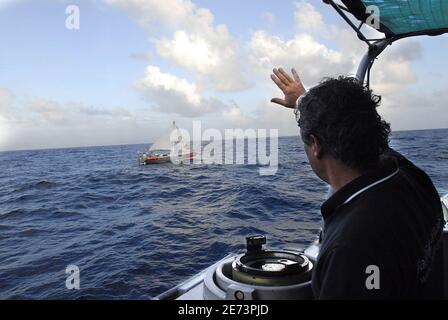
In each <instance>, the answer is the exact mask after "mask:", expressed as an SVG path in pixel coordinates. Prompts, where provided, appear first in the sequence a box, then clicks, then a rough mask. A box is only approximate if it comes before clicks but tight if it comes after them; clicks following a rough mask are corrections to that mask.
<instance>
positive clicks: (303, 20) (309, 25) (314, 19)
mask: <svg viewBox="0 0 448 320" xmlns="http://www.w3.org/2000/svg"><path fill="white" fill-rule="evenodd" d="M295 7H296V10H295V13H294V19H295V22H296V27H297V29H299V30H301V31H322V30H323V29H324V27H325V24H324V19H323V17H322V15H321V14H320V13H319V12H318V11H317V10H316V9H315V8H314V6H313V5H312V4H310V3H308V2H306V1H300V2H296V3H295Z"/></svg>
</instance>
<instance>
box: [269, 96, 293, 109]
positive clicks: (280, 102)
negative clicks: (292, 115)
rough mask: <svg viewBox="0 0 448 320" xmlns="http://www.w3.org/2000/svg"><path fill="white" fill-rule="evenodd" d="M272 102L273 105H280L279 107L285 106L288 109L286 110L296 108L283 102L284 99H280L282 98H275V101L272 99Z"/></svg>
mask: <svg viewBox="0 0 448 320" xmlns="http://www.w3.org/2000/svg"><path fill="white" fill-rule="evenodd" d="M271 102H272V103H276V104H279V105H281V106H284V107H286V108H291V109H294V106H288V105H287V104H286V101H285V100H283V99H280V98H273V99H271Z"/></svg>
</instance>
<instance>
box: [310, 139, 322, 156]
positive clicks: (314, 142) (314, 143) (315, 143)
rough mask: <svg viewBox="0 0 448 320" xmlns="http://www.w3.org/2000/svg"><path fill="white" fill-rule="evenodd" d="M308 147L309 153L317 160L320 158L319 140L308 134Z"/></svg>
mask: <svg viewBox="0 0 448 320" xmlns="http://www.w3.org/2000/svg"><path fill="white" fill-rule="evenodd" d="M310 147H311V152H312V153H313V155H314V156H315V157H316V158H317V159H320V158H322V146H321V144H320V141H319V139H318V138H317V137H316V136H315V135H314V134H310Z"/></svg>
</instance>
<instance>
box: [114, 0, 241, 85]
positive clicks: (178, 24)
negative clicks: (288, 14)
mask: <svg viewBox="0 0 448 320" xmlns="http://www.w3.org/2000/svg"><path fill="white" fill-rule="evenodd" d="M106 2H108V3H110V4H113V5H117V6H120V7H122V8H124V9H126V10H127V11H129V12H130V13H131V14H132V15H133V16H134V18H135V19H136V21H137V22H138V23H139V24H140V25H141V26H143V27H145V28H147V29H148V32H149V33H150V38H151V39H152V41H153V42H154V43H155V45H156V49H157V53H158V54H159V55H160V56H161V57H162V58H164V59H167V60H169V61H172V62H174V63H175V64H176V65H178V66H180V67H183V68H186V69H187V70H189V71H192V72H194V73H195V75H198V76H199V77H200V79H199V80H200V81H202V82H203V83H204V84H208V85H210V86H211V87H212V88H213V89H216V90H218V91H238V90H242V89H245V88H247V86H248V83H247V81H246V80H245V79H244V77H243V75H242V71H241V65H240V61H239V57H238V54H237V50H238V42H237V40H236V39H234V38H233V37H232V36H231V35H230V33H229V31H228V30H227V27H226V26H225V25H222V24H221V25H215V22H214V16H213V14H212V13H211V12H210V10H208V9H205V8H200V7H198V6H197V5H196V4H194V3H193V2H192V1H190V0H166V1H158V0H145V1H143V0H130V1H129V0H106ZM156 26H158V27H162V28H165V29H164V30H168V31H172V32H174V33H173V35H172V37H159V36H158V34H160V30H157V29H156V28H155V27H156Z"/></svg>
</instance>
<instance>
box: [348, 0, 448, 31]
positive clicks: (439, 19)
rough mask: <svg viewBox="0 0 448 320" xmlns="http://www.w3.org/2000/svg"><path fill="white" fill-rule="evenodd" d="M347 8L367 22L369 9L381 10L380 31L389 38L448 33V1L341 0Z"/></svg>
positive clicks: (359, 18)
mask: <svg viewBox="0 0 448 320" xmlns="http://www.w3.org/2000/svg"><path fill="white" fill-rule="evenodd" d="M342 2H343V3H344V5H345V6H346V7H347V9H348V11H349V12H350V13H352V14H353V15H354V16H355V17H356V18H357V19H358V20H360V21H362V22H365V21H366V18H367V16H368V15H367V14H366V8H367V7H368V6H371V5H374V6H377V8H378V9H379V14H380V30H379V31H380V32H382V33H384V34H385V36H386V38H395V37H397V38H402V37H407V36H413V35H440V34H443V33H446V32H448V0H342Z"/></svg>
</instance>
